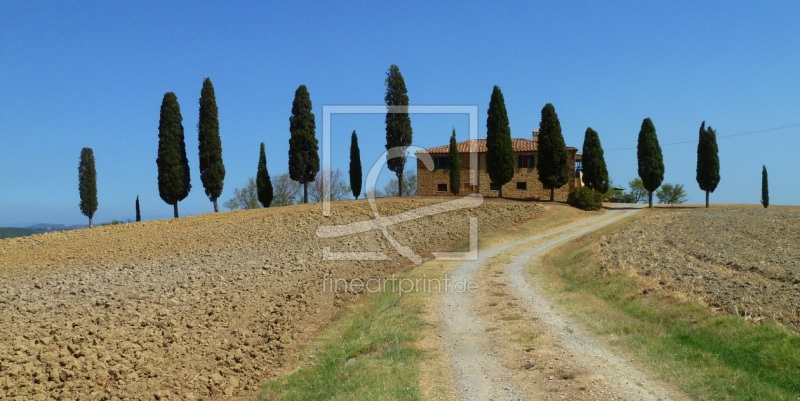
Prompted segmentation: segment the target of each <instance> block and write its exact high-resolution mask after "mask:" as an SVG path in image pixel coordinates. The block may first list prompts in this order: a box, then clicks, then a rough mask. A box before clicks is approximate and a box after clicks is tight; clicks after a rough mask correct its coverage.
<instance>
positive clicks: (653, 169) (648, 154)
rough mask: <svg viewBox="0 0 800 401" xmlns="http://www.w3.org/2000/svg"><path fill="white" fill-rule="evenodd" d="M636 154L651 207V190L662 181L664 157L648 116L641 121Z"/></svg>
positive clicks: (654, 128) (640, 175)
mask: <svg viewBox="0 0 800 401" xmlns="http://www.w3.org/2000/svg"><path fill="white" fill-rule="evenodd" d="M636 154H637V159H638V162H639V177H640V178H641V179H642V184H644V189H646V190H647V201H648V203H649V205H650V207H651V208H652V207H653V191H655V190H656V189H658V187H659V186H661V182H662V181H664V158H663V156H662V155H661V145H659V144H658V136H656V127H655V126H654V125H653V122H652V121H651V120H650V118H645V119H644V121H642V128H641V129H640V130H639V144H638V145H637V147H636Z"/></svg>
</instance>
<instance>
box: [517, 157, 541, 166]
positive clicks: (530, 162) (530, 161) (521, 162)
mask: <svg viewBox="0 0 800 401" xmlns="http://www.w3.org/2000/svg"><path fill="white" fill-rule="evenodd" d="M534 162H535V159H534V157H533V155H519V156H517V167H518V168H533V167H535V166H536V164H535V163H534Z"/></svg>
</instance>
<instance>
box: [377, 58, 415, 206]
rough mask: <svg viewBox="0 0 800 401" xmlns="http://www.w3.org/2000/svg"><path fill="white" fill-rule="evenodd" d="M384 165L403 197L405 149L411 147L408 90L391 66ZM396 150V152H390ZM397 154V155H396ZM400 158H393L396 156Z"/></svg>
mask: <svg viewBox="0 0 800 401" xmlns="http://www.w3.org/2000/svg"><path fill="white" fill-rule="evenodd" d="M384 100H386V150H388V151H389V153H387V155H386V164H387V167H389V170H390V171H393V172H394V174H395V175H396V176H397V191H398V196H403V188H404V187H403V171H404V170H405V167H406V158H407V155H406V148H408V147H409V146H410V145H411V139H412V130H411V117H410V116H409V115H408V90H407V89H406V82H405V80H403V75H402V74H400V68H398V67H397V66H396V65H394V64H392V65H391V66H390V67H389V72H388V73H387V74H386V97H385V98H384ZM392 149H396V151H392ZM397 152H399V153H397ZM398 155H400V157H393V156H398Z"/></svg>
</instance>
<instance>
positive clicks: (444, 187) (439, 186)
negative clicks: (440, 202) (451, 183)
mask: <svg viewBox="0 0 800 401" xmlns="http://www.w3.org/2000/svg"><path fill="white" fill-rule="evenodd" d="M436 190H437V191H439V192H447V184H437V185H436Z"/></svg>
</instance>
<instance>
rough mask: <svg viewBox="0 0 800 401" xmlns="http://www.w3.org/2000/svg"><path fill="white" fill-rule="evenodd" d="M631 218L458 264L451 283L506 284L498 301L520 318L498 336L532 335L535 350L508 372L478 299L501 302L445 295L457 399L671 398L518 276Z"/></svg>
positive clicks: (593, 221) (588, 223)
mask: <svg viewBox="0 0 800 401" xmlns="http://www.w3.org/2000/svg"><path fill="white" fill-rule="evenodd" d="M635 212H636V210H628V211H622V210H615V211H609V212H607V213H605V214H602V215H599V216H595V217H591V218H588V219H584V220H581V221H578V222H575V223H572V224H569V225H567V226H564V227H561V228H558V229H554V230H550V231H548V232H545V233H543V234H539V235H535V236H532V237H528V238H524V239H522V240H518V241H515V242H512V243H508V244H504V245H501V246H497V247H494V248H491V249H487V250H483V251H481V252H480V253H479V259H478V260H477V261H473V262H466V263H463V264H461V265H459V266H457V267H456V268H455V269H454V270H453V271H452V272H451V274H452V282H451V283H458V282H465V281H467V282H469V281H476V282H477V283H478V284H479V285H481V286H484V285H485V286H486V288H489V285H488V284H489V283H488V281H489V278H487V277H486V275H485V274H482V273H481V272H482V271H486V270H487V269H489V268H490V267H491V266H492V265H494V269H495V270H497V273H496V274H495V277H500V276H501V275H502V276H505V278H504V279H503V282H502V283H500V285H502V287H505V288H506V289H507V291H508V292H509V294H505V295H510V296H509V297H507V298H504V299H508V300H507V301H506V305H505V306H504V307H507V308H516V309H518V310H519V315H512V316H511V317H510V318H508V319H507V320H508V323H509V324H516V326H508V327H505V331H509V330H510V329H509V327H516V328H518V329H520V330H524V332H525V333H529V332H533V333H534V334H533V337H536V339H537V340H536V341H535V346H530V347H527V348H525V349H524V352H528V353H530V355H529V357H530V358H532V360H535V362H532V361H531V360H529V361H528V362H526V363H525V364H524V365H523V366H518V365H517V366H515V362H514V361H515V360H516V359H517V358H516V356H514V355H509V354H510V353H514V350H513V349H512V348H514V345H515V344H510V342H513V340H508V341H507V340H504V338H503V337H504V336H503V335H501V334H500V333H499V332H498V331H495V329H497V327H496V325H495V322H496V320H497V318H498V316H496V315H494V314H493V313H491V311H490V310H488V309H487V308H486V305H487V304H486V302H485V301H482V300H481V298H482V297H483V298H485V297H487V296H488V297H491V296H493V295H495V296H503V295H504V294H503V293H502V292H490V293H489V294H488V295H487V291H478V292H476V293H470V292H464V291H461V292H459V291H456V290H455V288H453V287H451V288H450V289H449V291H447V292H446V293H445V294H443V299H442V304H441V319H442V321H443V324H442V325H441V326H442V328H443V332H442V333H441V338H442V341H443V344H444V345H445V347H446V348H447V349H448V350H449V351H450V352H449V354H450V355H451V358H452V366H453V370H454V374H455V376H456V382H457V384H456V386H457V387H458V388H457V390H458V392H459V393H460V399H463V400H486V399H493V400H522V399H525V400H527V399H629V400H663V399H672V398H675V397H673V396H671V394H670V392H668V391H667V390H666V389H664V388H663V387H662V386H661V385H660V384H658V383H656V382H654V381H653V380H651V379H649V378H648V377H647V375H646V374H644V373H643V372H641V371H640V370H638V369H637V368H636V367H634V366H633V365H632V364H631V363H629V362H628V361H626V360H624V359H622V358H619V357H617V356H616V355H614V353H612V352H611V351H609V350H608V349H607V348H606V347H605V346H604V345H603V344H601V343H600V342H599V341H598V340H596V339H594V338H592V337H591V336H589V335H587V334H586V333H584V332H583V331H581V330H580V329H579V328H578V327H576V325H575V324H573V323H572V322H571V321H570V319H568V318H567V317H565V316H564V314H563V313H561V312H559V311H558V308H557V307H556V306H555V305H554V304H553V303H552V302H550V301H549V300H548V299H546V298H545V297H544V296H543V295H542V294H541V292H540V291H538V290H537V287H536V285H535V284H534V283H531V281H530V279H529V277H528V275H527V274H525V268H526V267H527V266H529V265H530V263H531V262H533V263H536V262H537V260H538V258H539V257H541V255H542V254H543V253H544V252H546V251H547V250H548V249H550V248H552V247H554V246H556V245H559V244H562V243H564V242H566V241H568V240H570V239H572V238H575V237H577V236H580V235H583V234H586V233H589V232H591V231H594V230H597V229H599V228H601V227H603V226H605V225H608V224H611V223H613V222H616V221H618V220H620V219H623V218H625V217H627V216H630V215H631V214H632V213H635ZM495 281H496V280H495ZM496 304H498V301H496V300H495V301H493V302H491V303H489V304H488V305H492V306H495V305H496ZM501 320H506V319H501ZM512 321H516V322H512ZM501 330H503V329H502V328H501ZM506 337H508V336H507V335H506ZM512 337H513V336H512ZM554 379H555V380H554ZM564 382H568V383H569V385H566V384H563V383H564ZM677 398H680V397H677Z"/></svg>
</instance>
